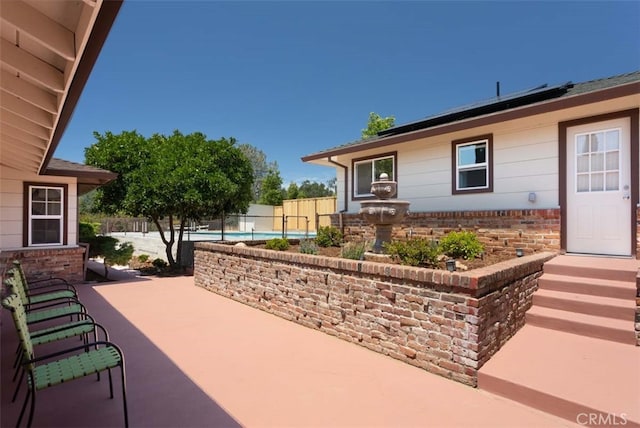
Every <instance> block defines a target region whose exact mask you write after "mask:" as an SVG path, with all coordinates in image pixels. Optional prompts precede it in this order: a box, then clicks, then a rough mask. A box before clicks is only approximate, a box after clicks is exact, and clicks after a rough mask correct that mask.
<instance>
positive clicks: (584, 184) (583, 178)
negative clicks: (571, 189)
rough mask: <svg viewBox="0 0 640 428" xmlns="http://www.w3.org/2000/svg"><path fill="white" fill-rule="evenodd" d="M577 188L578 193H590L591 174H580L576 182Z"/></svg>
mask: <svg viewBox="0 0 640 428" xmlns="http://www.w3.org/2000/svg"><path fill="white" fill-rule="evenodd" d="M576 187H577V190H578V192H588V191H589V174H579V175H578V177H577V180H576Z"/></svg>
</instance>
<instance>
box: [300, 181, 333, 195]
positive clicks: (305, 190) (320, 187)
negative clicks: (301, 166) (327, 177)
mask: <svg viewBox="0 0 640 428" xmlns="http://www.w3.org/2000/svg"><path fill="white" fill-rule="evenodd" d="M333 194H334V193H333V190H332V189H330V188H328V187H327V186H326V185H325V184H324V183H318V182H316V181H309V180H305V181H303V182H302V184H301V185H300V188H299V190H298V198H299V199H304V198H323V197H325V196H333Z"/></svg>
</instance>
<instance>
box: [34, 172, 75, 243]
mask: <svg viewBox="0 0 640 428" xmlns="http://www.w3.org/2000/svg"><path fill="white" fill-rule="evenodd" d="M35 189H45V190H57V191H59V192H60V214H33V190H35ZM65 189H66V188H65V186H55V185H51V184H42V185H41V184H29V185H28V187H27V192H28V206H27V219H26V221H27V222H28V226H27V227H28V230H29V231H28V246H30V247H46V246H52V245H64V242H65V236H64V235H65V227H64V222H65V213H66V209H65V208H66V207H65V203H66V193H65ZM45 206H47V204H46V201H45ZM32 220H58V223H59V225H60V226H59V227H60V234H59V236H60V239H59V241H58V242H45V243H34V242H33V225H32Z"/></svg>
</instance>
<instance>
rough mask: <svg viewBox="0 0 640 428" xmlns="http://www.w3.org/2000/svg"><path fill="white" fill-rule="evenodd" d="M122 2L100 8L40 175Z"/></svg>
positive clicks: (112, 1)
mask: <svg viewBox="0 0 640 428" xmlns="http://www.w3.org/2000/svg"><path fill="white" fill-rule="evenodd" d="M122 2H123V0H106V1H104V2H103V3H102V6H101V7H100V12H98V16H97V18H96V21H95V24H94V26H93V29H92V31H91V35H90V36H89V40H88V41H87V46H86V48H85V50H84V52H83V53H82V58H81V59H80V63H79V64H78V68H77V70H76V73H75V75H74V76H73V81H72V82H71V86H69V93H68V94H67V98H66V100H65V103H64V106H63V107H62V111H61V112H60V118H59V120H58V126H57V127H56V129H55V132H54V134H53V138H52V139H51V144H50V145H49V149H48V150H47V153H46V155H45V158H44V162H42V165H41V166H40V171H39V174H46V170H47V166H48V165H49V162H50V161H51V157H52V156H53V153H54V152H55V151H56V149H57V148H58V144H60V139H61V138H62V134H64V131H65V129H66V128H67V125H68V124H69V121H70V120H71V117H72V116H73V110H74V109H75V108H76V104H78V100H79V99H80V95H81V94H82V91H83V90H84V87H85V85H86V83H87V80H89V75H90V74H91V70H93V66H94V64H95V63H96V60H97V59H98V55H99V54H100V51H101V50H102V46H103V45H104V42H105V41H106V40H107V36H108V35H109V31H110V30H111V27H112V26H113V22H114V21H115V19H116V17H117V16H118V12H119V11H120V7H121V6H122Z"/></svg>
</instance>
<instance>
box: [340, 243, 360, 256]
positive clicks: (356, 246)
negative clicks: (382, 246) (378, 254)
mask: <svg viewBox="0 0 640 428" xmlns="http://www.w3.org/2000/svg"><path fill="white" fill-rule="evenodd" d="M366 251H367V243H366V242H347V243H346V244H344V245H343V246H342V249H341V250H340V257H342V258H344V259H351V260H363V259H364V253H365V252H366Z"/></svg>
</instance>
